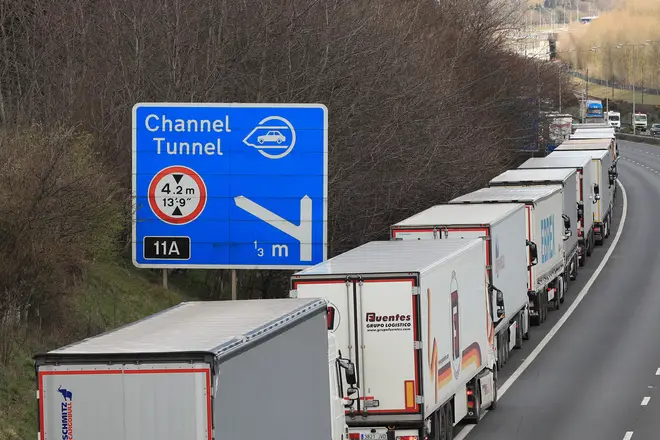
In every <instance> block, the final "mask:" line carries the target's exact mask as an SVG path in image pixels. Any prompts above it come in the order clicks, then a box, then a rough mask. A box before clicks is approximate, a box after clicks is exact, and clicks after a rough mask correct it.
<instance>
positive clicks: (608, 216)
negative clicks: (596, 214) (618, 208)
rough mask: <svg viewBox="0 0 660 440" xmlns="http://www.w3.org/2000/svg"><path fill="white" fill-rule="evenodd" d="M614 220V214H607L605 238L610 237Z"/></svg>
mask: <svg viewBox="0 0 660 440" xmlns="http://www.w3.org/2000/svg"><path fill="white" fill-rule="evenodd" d="M611 222H612V214H607V218H606V219H605V225H606V226H605V231H606V232H605V238H608V237H609V236H610V232H612V231H610V225H611Z"/></svg>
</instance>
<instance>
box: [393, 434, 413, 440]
mask: <svg viewBox="0 0 660 440" xmlns="http://www.w3.org/2000/svg"><path fill="white" fill-rule="evenodd" d="M396 439H397V440H419V437H417V436H416V435H404V436H401V437H397V438H396Z"/></svg>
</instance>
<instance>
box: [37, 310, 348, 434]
mask: <svg viewBox="0 0 660 440" xmlns="http://www.w3.org/2000/svg"><path fill="white" fill-rule="evenodd" d="M330 336H331V337H330V338H329V332H328V320H327V303H326V302H325V301H324V300H322V299H318V298H317V299H299V300H291V299H288V298H285V299H269V300H250V301H204V302H187V303H182V304H179V305H178V306H175V307H172V308H170V309H168V310H165V311H163V312H160V313H157V314H155V315H152V316H150V317H147V318H145V319H143V320H140V321H137V322H135V323H132V324H129V325H127V326H124V327H121V328H119V329H117V330H114V331H111V332H108V333H104V334H101V335H99V336H95V337H91V338H88V339H85V340H83V341H81V342H78V343H74V344H72V345H69V346H67V347H63V348H60V349H57V350H53V351H50V352H48V353H45V354H42V355H38V356H36V375H37V386H38V391H37V396H38V402H39V405H38V408H39V414H38V420H39V436H38V438H39V439H40V440H52V439H56V438H57V439H60V438H61V439H63V440H72V439H77V440H136V439H140V440H181V439H186V440H213V439H278V440H291V439H302V438H319V439H333V440H342V439H347V435H348V433H347V429H348V427H347V426H346V425H345V416H344V400H343V398H342V394H343V392H342V390H341V388H340V386H339V383H340V382H339V381H338V377H337V375H338V374H342V372H343V373H344V374H342V376H346V377H347V379H345V380H347V381H348V383H350V382H354V373H355V370H354V365H353V364H352V363H351V362H350V361H348V360H347V359H341V358H339V356H338V353H337V344H336V343H335V342H334V335H330ZM293 407H295V411H292V409H291V408H293ZM255 414H257V415H258V417H256V418H255Z"/></svg>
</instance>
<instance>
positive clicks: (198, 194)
mask: <svg viewBox="0 0 660 440" xmlns="http://www.w3.org/2000/svg"><path fill="white" fill-rule="evenodd" d="M206 198H207V195H206V185H205V184H204V180H202V178H201V176H200V175H199V174H197V173H196V172H195V171H194V170H192V169H190V168H188V167H184V166H181V165H174V166H170V167H167V168H164V169H162V170H160V171H159V172H158V173H157V174H156V175H155V176H154V178H153V179H151V183H150V184H149V206H150V207H151V210H152V211H153V213H154V214H155V215H156V217H158V218H159V219H161V220H162V221H164V222H165V223H168V224H170V225H185V224H186V223H190V222H191V221H193V220H195V219H196V218H197V217H199V215H200V214H201V213H202V211H204V207H205V206H206Z"/></svg>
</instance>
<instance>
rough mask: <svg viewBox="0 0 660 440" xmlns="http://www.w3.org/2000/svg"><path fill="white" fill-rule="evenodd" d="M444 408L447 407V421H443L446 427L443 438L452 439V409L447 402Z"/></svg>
mask: <svg viewBox="0 0 660 440" xmlns="http://www.w3.org/2000/svg"><path fill="white" fill-rule="evenodd" d="M445 408H447V412H446V414H447V418H446V419H445V420H446V421H447V422H446V423H445V426H446V428H447V431H445V432H446V434H445V439H446V440H453V439H454V411H453V409H452V407H451V403H448V404H447V405H446V406H445Z"/></svg>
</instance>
